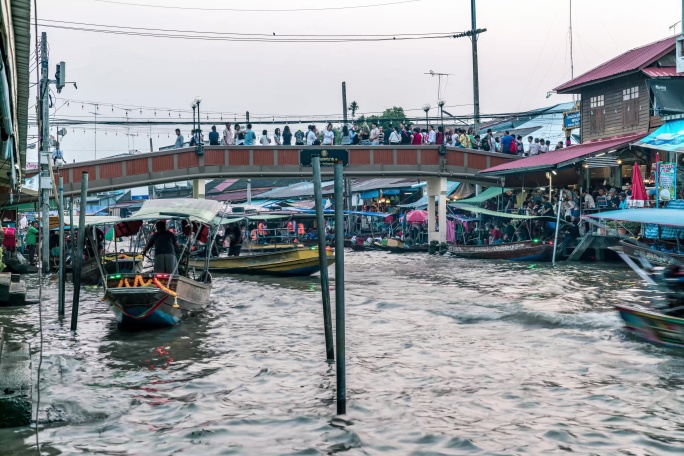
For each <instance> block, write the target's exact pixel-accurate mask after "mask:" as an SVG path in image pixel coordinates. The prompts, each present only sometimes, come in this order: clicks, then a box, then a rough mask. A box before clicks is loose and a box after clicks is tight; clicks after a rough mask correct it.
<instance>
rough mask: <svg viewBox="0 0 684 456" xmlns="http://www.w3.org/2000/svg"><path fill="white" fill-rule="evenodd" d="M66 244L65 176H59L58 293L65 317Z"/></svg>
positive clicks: (59, 307) (58, 311)
mask: <svg viewBox="0 0 684 456" xmlns="http://www.w3.org/2000/svg"><path fill="white" fill-rule="evenodd" d="M65 248H66V245H65V243H64V178H63V177H62V176H60V177H59V280H58V281H57V283H58V294H59V296H57V315H58V316H59V317H60V318H61V317H64V287H65V283H64V279H65V278H66V275H65V274H64V259H65V258H66V255H65V254H64V250H65Z"/></svg>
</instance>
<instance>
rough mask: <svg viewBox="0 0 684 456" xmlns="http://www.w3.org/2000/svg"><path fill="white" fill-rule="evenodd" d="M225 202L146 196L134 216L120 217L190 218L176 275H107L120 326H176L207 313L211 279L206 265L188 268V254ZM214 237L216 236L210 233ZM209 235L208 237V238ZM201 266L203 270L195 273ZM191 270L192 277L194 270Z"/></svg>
mask: <svg viewBox="0 0 684 456" xmlns="http://www.w3.org/2000/svg"><path fill="white" fill-rule="evenodd" d="M221 207H222V205H221V203H220V202H218V201H212V200H193V199H162V200H148V201H146V202H145V203H144V204H143V206H142V207H141V208H140V210H139V211H138V212H137V213H136V214H135V215H134V216H133V217H131V218H126V219H120V220H118V223H126V224H128V225H129V226H131V227H133V228H132V229H131V230H130V231H131V232H132V233H131V234H135V233H134V232H133V231H135V229H136V228H135V227H136V226H137V227H138V228H137V229H139V227H140V224H138V225H136V224H134V223H130V222H135V221H139V222H146V221H154V220H186V221H187V222H188V225H187V226H189V227H192V228H190V229H189V230H188V235H187V236H186V237H187V240H186V241H185V242H184V245H183V249H182V252H181V253H180V258H179V261H178V267H177V269H176V271H174V272H173V273H140V274H137V273H116V274H107V275H106V281H105V282H104V283H105V292H104V300H105V301H106V302H107V304H109V306H110V309H111V310H112V312H113V313H114V315H115V316H116V319H117V321H118V322H119V325H120V326H124V327H142V328H150V327H159V326H172V325H175V324H177V323H178V322H180V321H181V320H182V319H184V318H187V317H189V316H192V315H193V314H195V313H197V312H201V311H203V310H204V309H205V308H206V307H207V306H208V305H209V303H210V298H211V290H212V278H211V274H210V272H209V271H208V269H207V267H206V264H201V265H196V266H195V267H194V268H190V267H188V260H189V254H190V251H191V250H192V248H193V247H195V246H196V244H197V243H198V240H199V239H200V238H201V237H202V236H203V233H206V232H207V231H208V228H206V229H205V227H211V226H214V225H213V222H214V219H215V217H216V215H217V214H218V213H219V211H220V210H221ZM211 238H212V239H213V237H211ZM207 241H208V239H204V242H207ZM197 267H200V268H201V271H202V272H201V273H199V274H198V275H196V273H195V270H196V268H197ZM191 271H192V275H191V274H190V272H191Z"/></svg>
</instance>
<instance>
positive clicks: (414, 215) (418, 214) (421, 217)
mask: <svg viewBox="0 0 684 456" xmlns="http://www.w3.org/2000/svg"><path fill="white" fill-rule="evenodd" d="M427 219H428V212H427V211H422V210H420V211H411V212H408V213H407V214H406V221H407V222H408V223H425V222H426V221H427Z"/></svg>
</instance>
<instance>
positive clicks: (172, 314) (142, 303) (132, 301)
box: [104, 274, 212, 329]
mask: <svg viewBox="0 0 684 456" xmlns="http://www.w3.org/2000/svg"><path fill="white" fill-rule="evenodd" d="M153 275H154V274H143V275H137V276H140V277H142V278H143V279H145V280H149V279H150V278H152V277H153ZM119 276H121V278H119ZM112 277H117V278H114V279H112ZM135 277H136V274H121V275H119V274H117V275H115V276H109V278H108V288H107V291H106V292H105V296H104V300H105V301H106V302H107V304H109V307H110V309H111V310H112V312H113V313H114V316H115V317H116V319H117V321H118V323H119V326H120V327H125V328H133V329H141V328H158V327H165V326H173V325H176V324H178V323H179V322H181V321H182V320H184V319H186V318H188V317H190V316H192V315H194V314H195V313H198V312H201V311H203V310H204V309H206V307H207V306H208V305H209V303H210V300H211V289H212V286H211V283H206V284H205V283H202V282H197V281H194V280H192V279H189V278H187V277H180V276H174V278H173V279H172V281H171V283H170V285H169V287H168V289H169V290H171V291H173V292H175V293H176V294H177V297H174V296H172V295H171V294H169V293H167V292H166V291H165V290H162V289H160V288H158V287H156V286H154V285H151V286H132V287H126V286H118V285H119V283H120V281H121V280H122V279H128V281H129V283H131V282H133V281H134V280H135ZM158 280H159V281H160V283H162V284H163V285H164V286H166V284H167V281H168V278H160V279H158Z"/></svg>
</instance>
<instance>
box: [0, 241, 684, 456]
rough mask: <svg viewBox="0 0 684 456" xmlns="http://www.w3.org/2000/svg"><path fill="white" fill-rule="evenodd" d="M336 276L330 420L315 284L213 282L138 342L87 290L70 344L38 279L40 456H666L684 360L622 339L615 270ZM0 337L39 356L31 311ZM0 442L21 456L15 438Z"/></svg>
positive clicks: (626, 295)
mask: <svg viewBox="0 0 684 456" xmlns="http://www.w3.org/2000/svg"><path fill="white" fill-rule="evenodd" d="M346 260H347V269H346V278H347V366H348V377H347V384H348V398H349V400H348V414H347V415H346V416H344V418H343V419H340V418H337V417H335V415H334V413H335V404H334V397H335V376H334V366H333V368H330V367H329V366H328V365H327V364H326V363H325V361H324V358H325V348H324V341H323V328H322V315H321V313H322V312H321V305H320V288H319V284H318V278H317V277H312V278H305V279H273V278H270V279H268V278H250V277H230V276H224V277H220V278H217V280H216V281H215V282H216V287H215V290H214V294H213V304H212V305H211V306H210V308H209V310H208V312H206V313H205V314H204V315H202V316H200V317H197V318H194V319H191V320H188V321H186V322H183V323H182V324H180V325H178V326H177V327H175V328H171V329H167V330H158V331H152V332H143V333H131V332H122V331H119V330H118V329H117V327H116V324H115V323H114V318H113V316H112V315H111V313H110V312H109V311H108V309H107V307H106V305H105V304H104V303H103V302H101V301H100V300H99V293H98V291H97V290H96V289H90V290H86V291H85V300H84V302H82V304H81V309H82V310H81V312H82V313H81V318H80V322H79V330H78V333H77V334H75V335H74V334H72V333H70V331H69V330H68V326H69V323H68V321H65V322H64V323H60V322H59V321H58V320H57V318H56V291H55V289H54V288H56V284H55V283H54V282H51V285H49V286H48V287H46V288H47V291H46V294H47V299H44V302H43V304H42V305H43V312H44V335H45V349H44V361H43V371H42V388H41V391H42V402H41V416H40V420H41V422H40V438H41V444H42V450H43V454H82V453H98V454H117V455H118V454H126V455H129V454H130V455H151V454H155V455H156V454H198V455H220V454H248V455H253V454H258V455H271V454H272V455H281V454H305V455H309V454H311V455H314V454H331V453H344V452H346V453H347V454H399V455H403V454H523V453H524V454H540V453H552V454H554V453H558V454H560V453H566V452H570V451H572V452H575V453H576V454H629V455H631V454H634V455H642V454H653V455H655V454H683V452H684V416H683V414H684V393H683V392H682V388H683V386H684V356H682V355H680V354H678V353H677V352H675V351H672V350H666V349H661V348H657V347H655V346H652V345H649V344H647V343H644V342H642V341H640V340H637V339H635V338H633V337H631V336H628V335H626V334H624V333H623V331H622V330H621V324H620V321H619V318H618V317H617V315H616V313H615V312H614V311H613V310H612V309H611V306H612V305H613V304H616V303H620V302H622V301H624V300H625V299H634V298H636V299H638V300H645V299H648V298H649V297H650V296H649V292H647V291H645V288H644V285H643V284H642V283H640V282H639V281H638V280H637V279H636V277H635V276H634V275H633V274H631V273H630V272H628V271H627V270H626V269H624V268H621V267H615V266H610V265H608V266H606V265H598V266H593V265H584V264H582V265H560V266H558V267H556V268H555V269H553V268H551V266H550V265H536V266H535V267H530V265H520V264H513V263H491V262H478V261H463V260H456V259H453V258H443V257H437V258H435V257H428V256H427V255H420V254H417V255H408V256H395V255H389V254H386V253H382V252H369V253H352V252H347V255H346ZM331 271H332V270H331ZM34 285H35V284H34ZM68 293H69V296H70V293H71V290H70V289H69V290H68ZM333 295H334V293H333ZM0 324H2V325H5V326H8V327H9V328H8V329H9V330H10V333H11V335H12V336H13V337H14V338H15V339H18V338H22V337H25V338H26V339H28V340H29V341H30V342H31V345H32V349H35V348H36V347H37V340H38V339H37V329H36V328H37V306H32V307H29V308H25V309H20V310H16V309H15V310H8V309H5V310H1V311H0ZM34 353H35V352H34ZM36 367H37V356H34V358H33V368H34V372H35V368H36ZM34 399H35V394H34ZM0 443H2V446H1V447H0V454H18V455H23V454H30V453H33V454H35V447H34V446H33V445H34V437H33V434H32V431H31V430H30V429H28V428H22V429H13V430H0Z"/></svg>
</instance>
